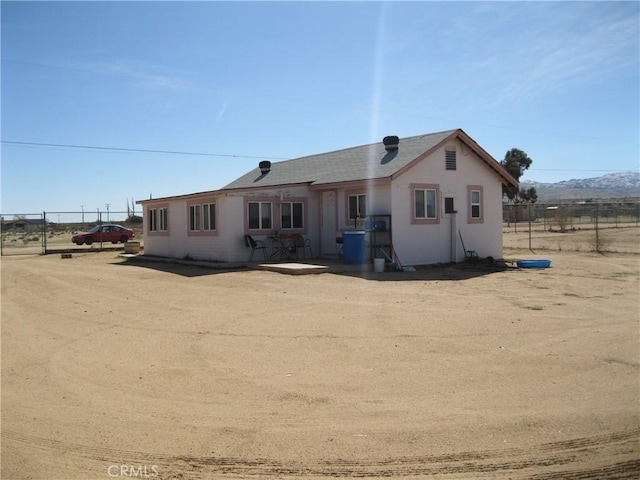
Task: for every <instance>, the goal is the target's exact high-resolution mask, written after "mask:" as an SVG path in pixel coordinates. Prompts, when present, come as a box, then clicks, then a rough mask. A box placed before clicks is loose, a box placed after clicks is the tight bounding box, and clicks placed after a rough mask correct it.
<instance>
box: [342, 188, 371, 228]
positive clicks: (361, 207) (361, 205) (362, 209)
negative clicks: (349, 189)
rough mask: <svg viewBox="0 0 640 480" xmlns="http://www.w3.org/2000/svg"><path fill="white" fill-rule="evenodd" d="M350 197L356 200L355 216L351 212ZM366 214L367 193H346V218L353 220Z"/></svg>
mask: <svg viewBox="0 0 640 480" xmlns="http://www.w3.org/2000/svg"><path fill="white" fill-rule="evenodd" d="M351 199H355V201H356V205H355V207H356V217H354V216H352V214H351ZM366 216H367V194H366V193H360V192H358V193H355V192H354V193H347V217H346V218H347V220H348V221H350V222H353V221H354V220H357V219H358V218H364V217H366Z"/></svg>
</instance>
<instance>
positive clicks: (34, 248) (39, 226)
mask: <svg viewBox="0 0 640 480" xmlns="http://www.w3.org/2000/svg"><path fill="white" fill-rule="evenodd" d="M112 224H115V225H120V226H122V227H124V228H126V229H130V230H133V232H134V235H135V237H134V239H135V240H136V241H140V242H141V243H142V241H143V230H142V216H140V215H137V214H135V213H131V212H112V211H106V212H105V211H101V210H95V211H81V212H42V213H38V214H2V235H1V243H0V252H1V254H2V255H32V254H41V253H44V254H46V253H57V252H60V253H64V252H74V251H101V250H110V249H122V248H123V245H122V240H123V237H122V236H121V235H118V236H117V238H116V237H114V238H113V239H112V238H109V239H106V238H102V237H101V235H93V237H92V240H95V241H91V242H83V243H82V245H78V244H77V243H74V242H73V240H72V239H73V236H74V235H76V234H77V233H81V232H89V231H90V230H91V229H92V228H94V227H98V228H101V227H104V226H105V225H112Z"/></svg>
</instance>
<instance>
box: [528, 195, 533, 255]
mask: <svg viewBox="0 0 640 480" xmlns="http://www.w3.org/2000/svg"><path fill="white" fill-rule="evenodd" d="M529 250H531V251H532V252H533V249H532V248H531V203H529Z"/></svg>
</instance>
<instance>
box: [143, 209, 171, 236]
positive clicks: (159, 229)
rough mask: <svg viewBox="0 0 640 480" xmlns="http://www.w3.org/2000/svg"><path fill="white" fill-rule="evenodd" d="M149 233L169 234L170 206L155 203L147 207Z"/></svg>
mask: <svg viewBox="0 0 640 480" xmlns="http://www.w3.org/2000/svg"><path fill="white" fill-rule="evenodd" d="M147 217H148V218H147V233H148V234H149V235H168V233H169V206H168V205H153V206H150V207H148V208H147Z"/></svg>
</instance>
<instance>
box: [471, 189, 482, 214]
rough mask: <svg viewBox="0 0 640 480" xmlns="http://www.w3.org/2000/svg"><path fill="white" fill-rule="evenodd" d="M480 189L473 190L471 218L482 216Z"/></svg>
mask: <svg viewBox="0 0 640 480" xmlns="http://www.w3.org/2000/svg"><path fill="white" fill-rule="evenodd" d="M480 211H481V210H480V190H471V218H480Z"/></svg>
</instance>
